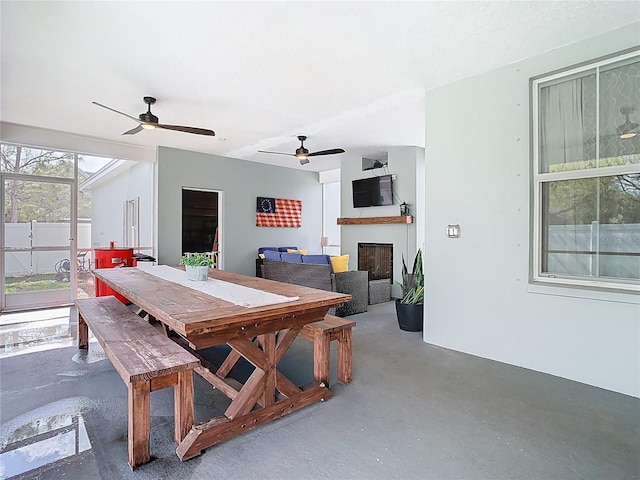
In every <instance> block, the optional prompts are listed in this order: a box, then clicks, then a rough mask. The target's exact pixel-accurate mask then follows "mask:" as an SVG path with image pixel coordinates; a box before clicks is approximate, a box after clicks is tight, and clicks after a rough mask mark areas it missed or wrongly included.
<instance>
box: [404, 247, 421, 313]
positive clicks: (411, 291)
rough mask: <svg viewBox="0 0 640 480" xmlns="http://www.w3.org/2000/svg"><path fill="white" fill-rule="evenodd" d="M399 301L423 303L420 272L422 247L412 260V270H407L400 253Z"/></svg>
mask: <svg viewBox="0 0 640 480" xmlns="http://www.w3.org/2000/svg"><path fill="white" fill-rule="evenodd" d="M400 302H401V303H424V273H423V272H422V249H418V251H417V253H416V257H415V258H414V260H413V272H412V273H408V272H407V266H406V265H405V261H404V254H403V255H402V300H400Z"/></svg>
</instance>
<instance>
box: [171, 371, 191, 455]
mask: <svg viewBox="0 0 640 480" xmlns="http://www.w3.org/2000/svg"><path fill="white" fill-rule="evenodd" d="M173 412H174V417H175V420H174V421H175V441H176V445H179V444H180V442H182V440H184V437H186V436H187V433H189V431H190V430H191V427H193V423H194V407H193V370H187V371H184V372H178V383H177V384H176V385H174V387H173Z"/></svg>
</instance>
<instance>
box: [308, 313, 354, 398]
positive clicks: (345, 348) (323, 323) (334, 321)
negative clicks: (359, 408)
mask: <svg viewBox="0 0 640 480" xmlns="http://www.w3.org/2000/svg"><path fill="white" fill-rule="evenodd" d="M355 325H356V322H354V321H353V320H345V319H344V318H340V317H336V316H335V315H325V317H324V320H320V321H319V322H315V323H308V324H307V325H305V326H304V327H303V328H302V330H301V331H300V336H301V337H302V338H305V339H307V340H311V341H312V342H313V380H314V381H316V382H323V383H324V384H325V385H326V386H327V387H328V386H329V359H330V357H331V350H330V346H331V341H332V340H337V341H338V382H340V383H342V384H343V385H346V384H347V383H351V381H352V380H353V358H352V356H353V348H352V343H351V329H352V328H353V327H355Z"/></svg>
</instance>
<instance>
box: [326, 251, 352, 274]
mask: <svg viewBox="0 0 640 480" xmlns="http://www.w3.org/2000/svg"><path fill="white" fill-rule="evenodd" d="M329 258H331V266H332V267H333V273H343V272H347V271H349V254H348V253H347V254H345V255H340V256H338V257H329Z"/></svg>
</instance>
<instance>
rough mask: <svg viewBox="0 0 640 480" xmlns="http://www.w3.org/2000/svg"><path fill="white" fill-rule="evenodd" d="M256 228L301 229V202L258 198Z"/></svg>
mask: <svg viewBox="0 0 640 480" xmlns="http://www.w3.org/2000/svg"><path fill="white" fill-rule="evenodd" d="M256 226H257V227H291V228H300V227H302V200H289V199H286V198H272V197H258V199H257V204H256Z"/></svg>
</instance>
